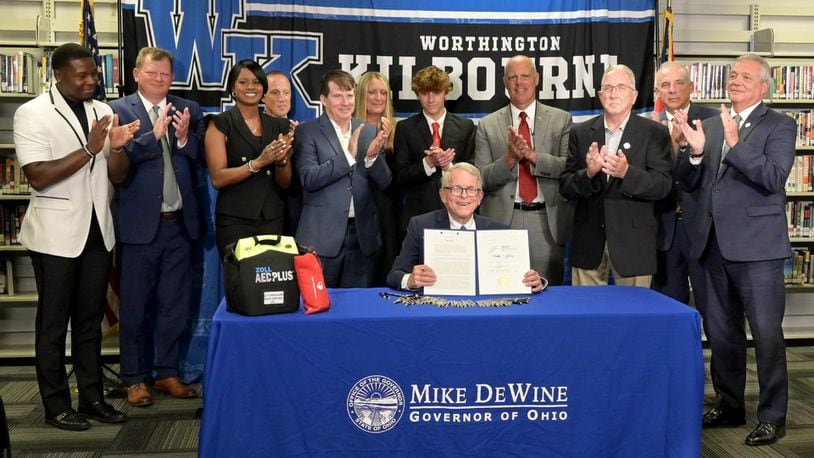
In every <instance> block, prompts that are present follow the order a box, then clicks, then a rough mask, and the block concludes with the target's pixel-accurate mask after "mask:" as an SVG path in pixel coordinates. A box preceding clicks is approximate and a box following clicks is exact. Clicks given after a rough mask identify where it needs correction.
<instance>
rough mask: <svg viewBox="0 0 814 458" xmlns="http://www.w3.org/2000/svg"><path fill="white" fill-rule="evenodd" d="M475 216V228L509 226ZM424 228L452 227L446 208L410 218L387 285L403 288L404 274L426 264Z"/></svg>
mask: <svg viewBox="0 0 814 458" xmlns="http://www.w3.org/2000/svg"><path fill="white" fill-rule="evenodd" d="M473 217H474V218H475V228H476V229H477V230H482V229H487V230H488V229H508V228H509V226H507V225H505V224H503V223H501V222H500V221H497V220H494V219H491V218H487V217H485V216H480V215H473ZM424 229H451V228H450V227H449V213H448V212H447V209H446V208H442V209H441V210H436V211H432V212H429V213H424V214H423V215H418V216H415V217H413V218H411V219H410V223H409V224H408V225H407V236H406V237H404V243H403V244H402V245H401V253H399V255H398V257H397V258H396V261H395V262H394V263H393V268H392V269H391V270H390V273H389V274H387V286H389V287H390V288H393V289H401V279H402V278H404V275H407V274H410V273H412V272H413V267H415V266H416V265H418V264H424Z"/></svg>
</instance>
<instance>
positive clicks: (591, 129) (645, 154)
mask: <svg viewBox="0 0 814 458" xmlns="http://www.w3.org/2000/svg"><path fill="white" fill-rule="evenodd" d="M635 82H636V78H635V76H634V75H633V71H632V70H630V68H628V67H627V66H625V65H616V66H611V67H608V68H607V70H605V74H604V75H603V76H602V86H601V88H600V91H599V98H600V101H601V102H602V107H603V108H604V109H605V113H604V114H602V115H599V116H597V117H595V118H593V119H589V120H588V121H585V122H583V123H580V124H577V125H575V126H574V127H573V128H572V129H571V134H570V138H569V151H568V160H567V161H566V165H565V171H564V172H563V173H562V176H561V177H560V193H561V194H562V195H563V196H564V197H565V198H567V199H573V200H576V202H577V206H576V210H575V214H574V226H573V237H572V239H571V240H572V243H573V246H572V248H573V250H572V253H571V264H572V282H573V284H575V285H603V284H608V277H609V274H610V273H611V272H613V278H614V281H615V283H616V284H617V285H627V286H642V287H646V288H649V287H650V283H651V275H653V273H655V272H656V217H655V214H654V213H653V206H654V203H655V202H656V201H657V200H659V199H661V198H663V197H664V196H666V195H667V193H668V192H670V188H671V186H672V182H673V180H672V174H671V171H672V153H671V149H670V135H669V133H668V132H667V128H666V127H664V126H662V125H661V124H659V123H657V122H655V121H653V120H652V119H647V118H644V117H642V116H635V115H632V109H633V103H634V102H635V101H636V96H637V95H638V92H637V91H636V87H635V86H634V85H635Z"/></svg>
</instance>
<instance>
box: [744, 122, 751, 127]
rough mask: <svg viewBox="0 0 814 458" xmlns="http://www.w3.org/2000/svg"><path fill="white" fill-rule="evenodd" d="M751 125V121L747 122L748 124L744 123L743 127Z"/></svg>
mask: <svg viewBox="0 0 814 458" xmlns="http://www.w3.org/2000/svg"><path fill="white" fill-rule="evenodd" d="M751 125H752V123H751V122H747V123H746V124H744V125H743V127H749V126H751Z"/></svg>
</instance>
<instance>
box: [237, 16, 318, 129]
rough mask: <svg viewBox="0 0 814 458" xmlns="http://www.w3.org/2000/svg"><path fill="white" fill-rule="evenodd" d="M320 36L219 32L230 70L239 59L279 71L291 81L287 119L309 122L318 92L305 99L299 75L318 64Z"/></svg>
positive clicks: (279, 31) (293, 32)
mask: <svg viewBox="0 0 814 458" xmlns="http://www.w3.org/2000/svg"><path fill="white" fill-rule="evenodd" d="M322 38H323V37H322V34H321V33H316V32H304V31H302V32H301V31H281V30H228V31H224V32H223V43H224V49H225V50H226V51H225V53H224V59H225V60H227V61H228V62H229V65H230V66H231V65H232V64H233V63H235V62H237V61H239V60H240V59H245V58H250V59H254V60H255V61H257V63H258V64H260V66H261V67H263V70H264V71H266V72H269V71H271V70H280V71H282V72H285V73H287V74H289V75H290V77H291V86H292V87H291V93H292V100H291V115H290V116H291V117H296V119H300V120H308V119H313V118H315V117H317V116H319V114H320V107H321V105H320V103H319V94H318V91H316V90H314V91H313V92H314V93H315V94H314V96H315V97H316V98H312V97H310V96H309V95H308V92H309V91H308V90H306V87H305V85H304V84H303V81H302V79H301V78H300V72H301V71H302V70H303V69H305V68H306V67H307V66H308V65H310V64H312V63H313V64H321V63H322Z"/></svg>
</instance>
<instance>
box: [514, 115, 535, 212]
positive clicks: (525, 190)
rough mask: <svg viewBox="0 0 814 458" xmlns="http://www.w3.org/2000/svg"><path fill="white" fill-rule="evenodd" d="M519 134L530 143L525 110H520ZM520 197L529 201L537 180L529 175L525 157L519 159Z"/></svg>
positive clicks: (531, 199) (532, 197) (533, 195)
mask: <svg viewBox="0 0 814 458" xmlns="http://www.w3.org/2000/svg"><path fill="white" fill-rule="evenodd" d="M518 130H519V131H520V136H521V137H523V139H524V140H526V144H528V145H529V146H532V145H531V131H530V130H529V124H528V123H527V122H526V112H525V111H521V112H520V129H518ZM519 167H520V198H521V199H523V202H525V203H531V201H533V200H534V199H535V198H536V197H537V181H536V180H535V179H534V177H533V176H531V169H530V168H529V167H530V166H529V161H528V160H526V159H521V160H520V165H519Z"/></svg>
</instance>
